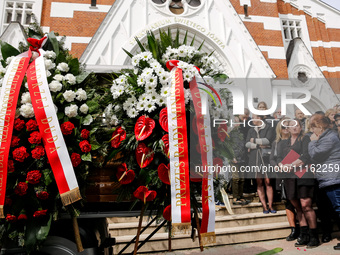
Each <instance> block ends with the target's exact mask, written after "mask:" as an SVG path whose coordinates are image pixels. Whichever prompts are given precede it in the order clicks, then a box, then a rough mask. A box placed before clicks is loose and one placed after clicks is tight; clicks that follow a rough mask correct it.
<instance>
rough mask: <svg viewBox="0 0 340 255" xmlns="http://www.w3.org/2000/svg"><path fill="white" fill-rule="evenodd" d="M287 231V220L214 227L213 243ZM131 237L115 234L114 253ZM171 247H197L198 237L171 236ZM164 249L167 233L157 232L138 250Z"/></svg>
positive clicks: (271, 236)
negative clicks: (214, 238)
mask: <svg viewBox="0 0 340 255" xmlns="http://www.w3.org/2000/svg"><path fill="white" fill-rule="evenodd" d="M269 217H270V216H269ZM289 233H290V229H289V224H288V222H277V223H267V224H258V225H250V226H239V227H228V228H218V229H216V244H215V245H225V244H235V243H244V242H253V241H259V240H271V239H277V238H284V237H286V236H287V235H288V234H289ZM133 237H134V235H126V236H117V237H116V241H117V244H116V245H115V246H114V253H115V254H117V253H118V252H119V251H120V250H121V249H122V248H123V247H124V246H125V244H126V243H128V242H129V241H130V240H131V239H132V238H133ZM146 237H147V234H142V235H141V236H140V241H143V240H144V239H145V238H146ZM172 247H173V249H174V250H181V249H191V248H197V247H199V244H198V238H196V241H195V242H193V241H192V239H191V238H190V236H189V235H179V236H176V237H173V238H172ZM132 250H133V245H130V247H129V248H128V249H127V250H125V252H124V253H123V254H127V253H131V251H132ZM166 250H168V233H157V234H155V235H154V236H153V237H152V238H151V239H150V240H149V241H148V242H147V243H146V244H145V245H144V246H143V247H142V248H141V249H140V250H139V252H161V251H166Z"/></svg>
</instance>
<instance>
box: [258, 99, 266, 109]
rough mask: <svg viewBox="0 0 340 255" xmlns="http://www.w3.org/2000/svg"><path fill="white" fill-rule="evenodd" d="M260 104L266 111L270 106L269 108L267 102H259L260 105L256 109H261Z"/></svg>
mask: <svg viewBox="0 0 340 255" xmlns="http://www.w3.org/2000/svg"><path fill="white" fill-rule="evenodd" d="M260 104H263V105H264V107H265V108H266V109H268V106H267V104H266V102H264V101H261V102H259V103H258V104H257V107H256V108H257V109H259V106H260Z"/></svg>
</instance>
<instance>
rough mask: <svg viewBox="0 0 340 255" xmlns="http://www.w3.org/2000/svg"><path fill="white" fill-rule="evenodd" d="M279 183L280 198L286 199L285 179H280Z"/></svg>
mask: <svg viewBox="0 0 340 255" xmlns="http://www.w3.org/2000/svg"><path fill="white" fill-rule="evenodd" d="M280 185H281V200H287V194H286V188H285V181H284V180H281V183H280Z"/></svg>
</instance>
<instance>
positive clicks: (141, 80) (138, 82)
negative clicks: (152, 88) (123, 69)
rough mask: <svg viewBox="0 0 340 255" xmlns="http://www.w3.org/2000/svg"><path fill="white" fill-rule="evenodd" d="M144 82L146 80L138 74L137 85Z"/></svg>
mask: <svg viewBox="0 0 340 255" xmlns="http://www.w3.org/2000/svg"><path fill="white" fill-rule="evenodd" d="M145 82H146V79H145V78H144V76H143V75H139V76H138V78H137V84H138V86H140V87H141V86H143V85H145Z"/></svg>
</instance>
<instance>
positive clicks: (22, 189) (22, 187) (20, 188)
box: [14, 182, 28, 196]
mask: <svg viewBox="0 0 340 255" xmlns="http://www.w3.org/2000/svg"><path fill="white" fill-rule="evenodd" d="M27 189H28V184H27V183H26V182H19V183H18V184H17V186H16V187H15V189H14V192H15V194H17V195H19V196H23V195H26V193H27Z"/></svg>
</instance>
